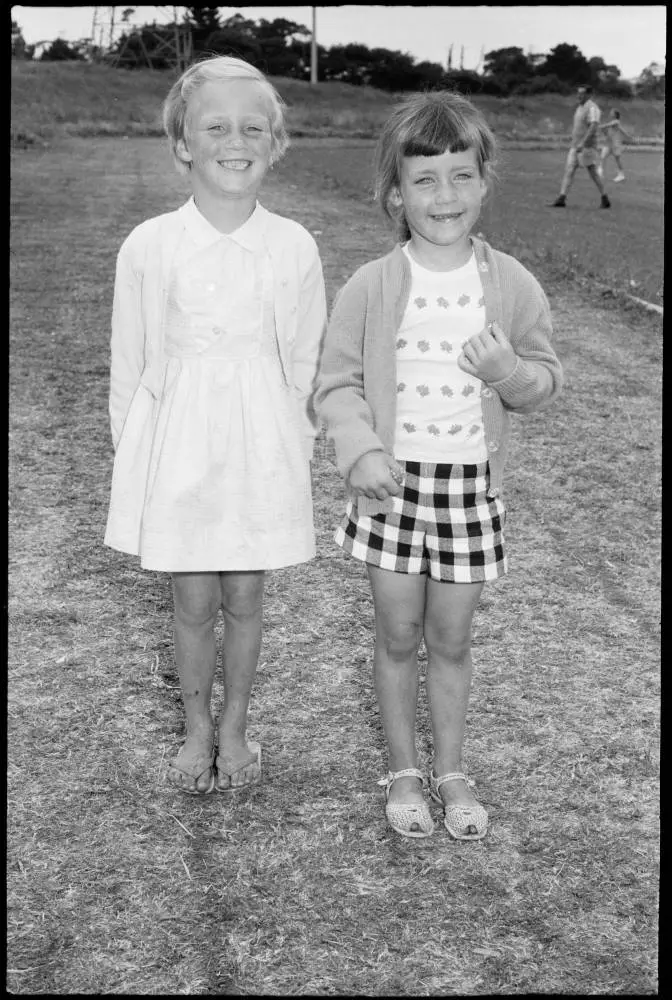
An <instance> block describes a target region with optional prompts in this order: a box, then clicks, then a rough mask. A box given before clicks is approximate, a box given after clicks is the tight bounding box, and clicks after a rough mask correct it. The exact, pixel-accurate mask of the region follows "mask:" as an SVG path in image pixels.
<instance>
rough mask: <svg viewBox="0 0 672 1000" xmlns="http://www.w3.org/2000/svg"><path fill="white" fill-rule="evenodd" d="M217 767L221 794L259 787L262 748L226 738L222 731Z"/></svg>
mask: <svg viewBox="0 0 672 1000" xmlns="http://www.w3.org/2000/svg"><path fill="white" fill-rule="evenodd" d="M215 767H216V768H217V788H218V789H219V791H221V792H226V791H234V790H235V789H239V788H246V787H248V786H249V785H257V784H258V783H259V782H260V781H261V747H260V746H259V744H258V743H252V742H250V743H247V741H245V740H243V741H240V740H232V739H231V738H230V737H224V736H223V734H222V732H221V730H220V734H219V752H218V754H217V760H216V761H215Z"/></svg>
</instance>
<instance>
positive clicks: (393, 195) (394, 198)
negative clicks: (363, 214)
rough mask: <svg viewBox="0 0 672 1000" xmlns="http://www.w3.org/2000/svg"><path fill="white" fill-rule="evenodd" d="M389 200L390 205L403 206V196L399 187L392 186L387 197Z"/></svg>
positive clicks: (394, 206)
mask: <svg viewBox="0 0 672 1000" xmlns="http://www.w3.org/2000/svg"><path fill="white" fill-rule="evenodd" d="M387 200H388V201H389V203H390V205H392V207H393V208H401V207H402V205H403V201H402V198H401V191H400V190H399V188H398V187H393V188H390V193H389V195H388V197H387Z"/></svg>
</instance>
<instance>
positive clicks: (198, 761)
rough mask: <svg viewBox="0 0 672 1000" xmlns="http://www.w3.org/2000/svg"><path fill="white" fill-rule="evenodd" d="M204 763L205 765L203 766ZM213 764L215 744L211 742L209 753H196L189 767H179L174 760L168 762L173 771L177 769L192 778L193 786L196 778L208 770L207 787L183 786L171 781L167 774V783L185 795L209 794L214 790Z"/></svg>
mask: <svg viewBox="0 0 672 1000" xmlns="http://www.w3.org/2000/svg"><path fill="white" fill-rule="evenodd" d="M175 760H177V758H175ZM204 764H205V766H203V765H204ZM214 766H215V745H214V743H213V745H212V750H211V751H210V753H209V754H207V753H201V754H198V755H197V756H196V758H195V760H194V764H192V766H191V767H190V768H184V767H180V766H179V764H176V763H175V761H171V763H170V767H171V768H172V769H173V771H179V773H180V774H183V775H184V776H185V777H187V778H192V779H193V782H194V786H195V785H196V782H197V781H198V779H199V778H200V777H201V776H202V775H204V774H205V772H206V771H209V772H210V782H209V784H208V787H207V788H204V789H202V790H201V789H200V788H196V787H194V788H185V787H184V785H181V784H179V783H178V782H176V781H172V780H171V778H170V777H169V776H167V780H168V782H169V784H170V785H172V787H173V788H177V790H178V791H180V792H186V794H187V795H209V794H210V792H214V790H215V771H214Z"/></svg>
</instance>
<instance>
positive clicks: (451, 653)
mask: <svg viewBox="0 0 672 1000" xmlns="http://www.w3.org/2000/svg"><path fill="white" fill-rule="evenodd" d="M482 590H483V584H482V583H440V582H438V581H436V580H429V581H428V584H427V604H426V609H425V622H424V634H425V645H426V647H427V695H428V698H429V705H430V712H431V719H432V733H433V737H434V774H435V775H436V776H437V777H439V776H440V775H442V774H448V773H450V772H453V771H461V770H462V744H463V741H464V727H465V721H466V716H467V708H468V704H469V691H470V688H471V675H472V663H471V623H472V619H473V616H474V611H475V610H476V605H477V604H478V601H479V598H480V596H481V591H482ZM440 794H441V796H442V797H443V800H444V802H445V803H446V804H447V805H453V804H455V805H465V806H471V805H473V804H474V803H475V802H476V799H475V798H474V796H473V794H472V792H471V791H470V789H469V787H468V786H467V785H466V784H465V782H463V781H449V782H446V783H445V784H444V785H442V786H441V792H440Z"/></svg>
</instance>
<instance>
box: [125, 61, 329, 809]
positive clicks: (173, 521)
mask: <svg viewBox="0 0 672 1000" xmlns="http://www.w3.org/2000/svg"><path fill="white" fill-rule="evenodd" d="M164 126H165V130H166V133H167V135H168V137H169V140H170V144H171V148H172V152H173V156H174V159H175V163H176V165H177V167H178V169H179V170H180V172H182V173H184V174H185V175H186V176H188V178H189V182H190V185H191V190H192V194H193V197H191V198H190V199H189V201H188V202H187V203H186V204H185V205H183V206H182V207H181V208H179V209H178V210H177V211H173V212H168V213H166V214H164V215H160V216H158V217H156V218H153V219H149V220H147V221H145V222H143V223H142V224H141V225H139V226H137V227H136V228H135V229H134V230H133V232H132V233H131V234H130V235H129V236H128V237H127V239H126V240H125V242H124V244H123V245H122V247H121V250H120V252H119V256H118V259H117V272H116V281H115V292H114V307H113V316H112V343H111V353H112V359H111V383H110V418H111V425H112V440H113V444H114V448H115V461H114V472H113V479H112V493H111V499H110V509H109V515H108V522H107V531H106V534H105V543H106V544H107V545H109V546H111V547H112V548H114V549H118V550H119V551H121V552H127V553H130V554H132V555H137V556H139V557H140V561H141V565H142V567H143V568H144V569H149V570H158V571H163V572H167V573H170V574H171V575H172V587H173V598H174V626H175V631H174V636H175V659H176V663H177V669H178V673H179V677H180V686H181V691H182V699H183V702H184V709H185V713H186V740H185V743H184V745H183V746H182V748H181V749H180V751H179V753H178V754H177V756H176V758H175V759H174V760H173V762H172V764H171V766H170V768H169V771H168V780H169V781H170V782H171V783H172V784H173V785H174V786H175V787H176V788H178V789H180V790H182V791H185V792H189V793H191V794H204V793H207V792H211V791H213V790H214V789H215V788H216V789H218V790H220V791H234V790H238V789H241V788H245V787H248V786H250V785H253V784H256V783H257V782H258V781H259V780H260V777H261V748H260V747H259V745H258V744H256V743H248V742H247V738H246V724H247V712H248V705H249V700H250V693H251V689H252V685H253V682H254V678H255V674H256V669H257V661H258V658H259V650H260V643H261V624H262V600H263V589H264V574H265V571H266V570H271V569H276V568H279V567H283V566H291V565H294V564H297V563H302V562H306V561H307V560H309V559H311V558H312V557H313V556H314V554H315V541H314V530H313V513H312V500H311V482H310V458H311V455H312V448H313V441H314V437H315V433H316V421H315V417H314V410H313V406H312V395H313V384H314V381H315V377H316V372H317V366H318V360H319V358H318V354H319V350H320V345H321V341H322V336H323V333H324V329H325V325H326V304H325V293H324V281H323V277H322V267H321V263H320V258H319V254H318V250H317V246H316V244H315V240H314V239H313V237H312V236H311V235H310V234H309V233H308V232H307V231H306V230H305V229H304V228H303V227H302V226H301V225H299V224H298V223H297V222H294V221H291V220H290V219H285V218H282V217H281V216H279V215H275V214H273V213H271V212H268V211H267V210H266V209H265V208H263V207H262V206H261V205H260V204H259V203H258V201H257V193H258V191H259V188H260V185H261V183H262V181H263V179H264V177H265V175H266V172H267V171H268V169H269V167H270V166H271V164H272V163H274V162H275V161H277V160H278V159H279V158H280V157H281V156H282V155H283V153H284V151H285V149H286V148H287V145H288V139H287V134H286V131H285V127H284V120H283V108H282V103H281V100H280V98H279V96H278V94H277V93H276V91H275V89H274V88H273V87H272V86H271V84H270V83H269V82H268V80H266V78H265V77H264V75H263V74H262V73H260V72H259V71H258V70H257V69H255V68H254V67H253V66H251V65H249V64H248V63H246V62H244V61H242V60H240V59H235V58H231V57H228V56H225V57H215V58H212V59H206V60H204V61H202V62H199V63H196V64H194V65H193V66H191V67H190V68H189V69H188V70H187V71H186V72H185V73H184V74H183V75H182V76H181V78H180V79H179V80H178V81H177V82H176V83H175V85H174V86H173V87H172V89H171V91H170V93H169V95H168V97H167V99H166V101H165V104H164ZM220 609H221V610H222V612H223V615H224V641H223V667H224V679H223V680H224V704H223V706H222V710H221V712H220V715H219V720H218V725H217V724H216V721H215V718H214V716H213V714H212V712H211V695H212V688H213V681H214V677H215V667H216V661H217V649H216V644H215V632H214V629H215V623H216V620H217V618H218V615H219V611H220Z"/></svg>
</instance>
